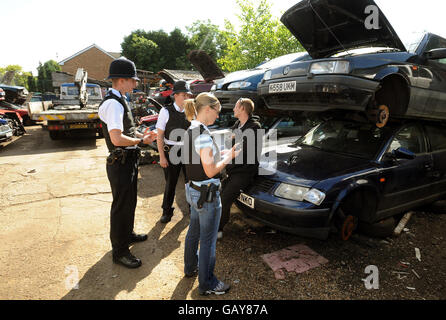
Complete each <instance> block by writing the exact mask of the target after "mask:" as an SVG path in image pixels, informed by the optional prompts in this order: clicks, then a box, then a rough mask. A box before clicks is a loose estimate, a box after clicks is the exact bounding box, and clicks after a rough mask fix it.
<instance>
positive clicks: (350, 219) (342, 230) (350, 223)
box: [335, 207, 359, 241]
mask: <svg viewBox="0 0 446 320" xmlns="http://www.w3.org/2000/svg"><path fill="white" fill-rule="evenodd" d="M358 221H359V220H358V217H355V216H353V215H347V214H346V213H345V212H344V210H343V209H342V208H341V207H340V208H339V209H338V213H337V215H336V218H335V226H336V228H337V230H338V232H339V235H340V237H341V239H342V240H344V241H348V240H349V239H350V238H351V236H352V235H353V233H354V231H355V230H356V229H357V227H358Z"/></svg>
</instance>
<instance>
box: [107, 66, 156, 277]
mask: <svg viewBox="0 0 446 320" xmlns="http://www.w3.org/2000/svg"><path fill="white" fill-rule="evenodd" d="M108 79H111V80H112V86H113V87H112V89H110V90H109V91H108V93H107V94H106V96H105V98H104V100H103V101H102V103H101V105H100V107H99V118H100V119H101V123H102V129H103V133H104V137H105V141H106V143H107V147H108V151H109V152H110V155H109V156H108V158H107V176H108V180H109V181H110V186H111V190H112V195H113V203H112V206H111V212H110V240H111V244H112V250H113V262H114V263H117V264H121V265H123V266H125V267H127V268H138V267H139V266H141V260H140V259H138V258H136V257H134V256H133V255H132V254H131V253H130V250H129V246H130V245H131V244H132V243H135V242H140V241H145V240H147V235H137V234H135V233H134V232H133V225H134V219H135V209H136V202H137V183H138V181H137V180H138V160H139V151H140V149H139V147H138V144H149V143H151V142H153V141H154V140H155V139H156V134H155V133H154V132H150V133H149V134H147V135H145V136H142V135H141V134H139V133H137V132H136V130H135V123H134V121H133V116H132V112H131V110H130V108H129V106H128V104H127V101H126V99H125V94H126V93H130V92H132V91H133V89H134V88H135V87H136V82H137V81H139V79H138V77H137V76H136V67H135V64H134V63H133V62H132V61H130V60H127V59H125V58H120V59H117V60H114V61H113V62H112V63H111V64H110V72H109V77H108Z"/></svg>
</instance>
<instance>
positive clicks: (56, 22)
mask: <svg viewBox="0 0 446 320" xmlns="http://www.w3.org/2000/svg"><path fill="white" fill-rule="evenodd" d="M254 1H255V0H254ZM352 1H355V0H352ZM297 2H299V0H270V3H271V4H272V14H273V16H276V17H278V18H280V16H281V15H282V13H283V12H285V11H286V10H287V9H288V8H290V7H292V6H293V5H294V4H296V3H297ZM376 3H377V4H378V6H379V7H380V8H381V10H382V11H383V13H384V14H385V15H386V17H387V19H388V20H389V21H390V23H391V24H392V26H393V27H394V29H395V31H396V32H397V34H398V35H399V36H400V38H401V39H402V40H403V42H405V40H406V39H407V38H409V37H411V35H412V34H413V33H414V32H423V31H429V32H433V33H436V34H439V35H441V36H443V37H446V26H445V23H444V19H445V12H446V10H445V9H446V1H444V0H423V1H419V0H376ZM420 3H422V5H420ZM0 8H1V11H0V12H1V15H2V17H1V20H0V21H1V25H2V32H1V36H0V39H1V45H0V67H6V66H7V65H10V64H18V65H20V66H22V67H23V69H24V71H31V72H33V74H34V75H37V71H36V68H37V66H38V65H39V62H42V63H44V62H46V61H48V60H50V59H52V60H55V61H57V62H60V61H62V60H64V59H66V58H68V57H70V56H72V55H73V54H75V53H77V52H79V51H81V50H83V49H85V48H87V47H89V46H90V45H92V44H96V45H98V46H99V47H101V48H102V49H104V50H105V51H108V52H120V51H121V43H122V41H123V39H124V37H125V36H127V35H129V34H130V33H131V32H132V31H134V30H137V29H142V30H145V31H150V30H160V29H162V30H164V31H166V32H170V31H172V30H173V29H174V28H175V27H178V28H180V29H181V30H182V32H183V33H186V32H187V31H186V26H190V25H191V24H192V23H193V22H194V21H196V20H207V19H210V20H211V22H212V23H213V24H216V25H219V26H221V28H222V29H223V25H224V20H225V19H227V20H229V21H231V22H232V23H233V24H234V25H235V26H237V22H238V18H237V14H238V6H237V3H236V0H189V1H184V0H169V1H153V0H125V1H122V0H120V1H117V0H107V1H105V0H76V1H66V0H62V1H60V0H59V1H57V0H14V1H12V0H0Z"/></svg>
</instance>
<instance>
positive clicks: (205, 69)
mask: <svg viewBox="0 0 446 320" xmlns="http://www.w3.org/2000/svg"><path fill="white" fill-rule="evenodd" d="M187 58H188V59H189V61H190V62H191V63H192V64H193V65H194V67H195V69H197V71H198V72H200V74H201V76H202V77H203V79H204V80H205V81H206V82H210V81H213V80H216V79H222V78H224V77H225V75H224V73H223V71H221V69H220V68H219V67H218V66H217V64H216V63H215V61H214V59H212V58H211V57H210V56H209V55H208V54H207V53H206V52H204V51H203V50H192V51H191V52H189V54H188V55H187Z"/></svg>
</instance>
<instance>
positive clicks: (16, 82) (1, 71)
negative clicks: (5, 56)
mask: <svg viewBox="0 0 446 320" xmlns="http://www.w3.org/2000/svg"><path fill="white" fill-rule="evenodd" d="M8 71H13V72H14V78H13V80H12V83H11V85H13V86H21V87H25V88H27V89H28V90H29V91H33V90H35V89H36V87H35V85H34V86H33V80H35V79H34V77H33V75H32V73H31V72H25V71H23V68H22V67H21V66H19V65H9V66H7V67H5V68H0V80H1V79H2V78H3V76H4V75H5V74H6V72H8ZM30 79H31V80H30ZM34 83H35V81H34Z"/></svg>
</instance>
